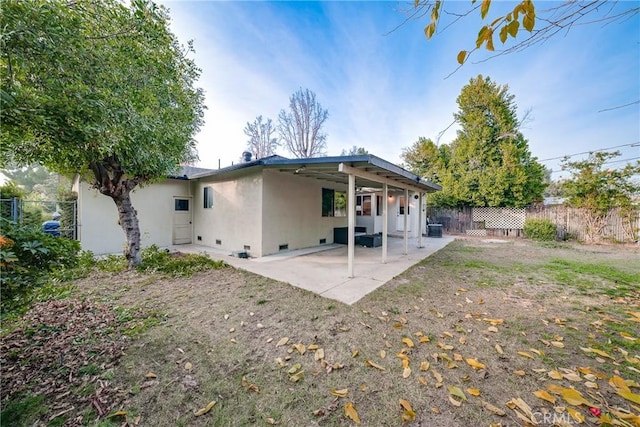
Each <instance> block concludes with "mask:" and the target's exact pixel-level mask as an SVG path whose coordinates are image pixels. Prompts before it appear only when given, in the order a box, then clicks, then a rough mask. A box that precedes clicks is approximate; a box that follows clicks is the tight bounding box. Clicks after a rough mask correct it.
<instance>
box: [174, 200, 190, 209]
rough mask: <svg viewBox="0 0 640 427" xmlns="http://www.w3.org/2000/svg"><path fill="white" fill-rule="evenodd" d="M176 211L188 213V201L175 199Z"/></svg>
mask: <svg viewBox="0 0 640 427" xmlns="http://www.w3.org/2000/svg"><path fill="white" fill-rule="evenodd" d="M174 210H176V211H188V210H189V200H188V199H175V207H174Z"/></svg>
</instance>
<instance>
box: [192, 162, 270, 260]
mask: <svg viewBox="0 0 640 427" xmlns="http://www.w3.org/2000/svg"><path fill="white" fill-rule="evenodd" d="M192 186H193V194H194V203H193V205H194V211H193V213H194V218H193V219H194V221H193V223H194V233H193V243H195V244H201V245H205V246H210V247H214V248H218V249H222V250H225V251H228V252H233V251H241V250H245V246H247V247H248V248H249V249H246V250H247V252H249V255H250V256H252V257H260V256H263V255H264V254H263V251H262V237H261V235H262V201H263V192H262V174H261V171H259V170H258V171H254V172H253V173H250V174H248V175H240V176H234V177H232V178H228V179H227V180H224V181H218V180H216V179H215V178H202V179H200V180H197V181H195V182H194V183H193V184H192ZM205 187H211V188H212V189H213V206H212V207H211V208H210V209H205V208H204V188H205ZM217 242H219V243H217Z"/></svg>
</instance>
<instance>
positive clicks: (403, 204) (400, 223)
mask: <svg viewBox="0 0 640 427" xmlns="http://www.w3.org/2000/svg"><path fill="white" fill-rule="evenodd" d="M405 208H406V209H408V210H407V231H411V210H410V209H409V205H408V203H407V201H406V200H405V199H404V196H398V204H397V210H396V212H397V221H396V231H404V210H405Z"/></svg>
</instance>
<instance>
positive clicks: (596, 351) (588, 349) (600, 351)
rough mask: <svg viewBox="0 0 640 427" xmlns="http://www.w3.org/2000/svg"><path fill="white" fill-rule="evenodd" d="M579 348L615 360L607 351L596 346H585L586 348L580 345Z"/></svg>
mask: <svg viewBox="0 0 640 427" xmlns="http://www.w3.org/2000/svg"><path fill="white" fill-rule="evenodd" d="M580 350H582V351H584V352H585V353H594V354H597V355H600V356H602V357H606V358H609V359H611V360H616V359H615V358H614V357H612V356H611V355H610V354H609V353H606V352H604V351H602V350H598V349H597V348H591V347H587V348H585V347H580Z"/></svg>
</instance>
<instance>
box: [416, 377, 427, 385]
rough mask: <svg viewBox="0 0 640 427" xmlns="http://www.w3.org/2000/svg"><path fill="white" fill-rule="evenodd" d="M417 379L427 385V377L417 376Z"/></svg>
mask: <svg viewBox="0 0 640 427" xmlns="http://www.w3.org/2000/svg"><path fill="white" fill-rule="evenodd" d="M418 381H420V382H421V383H422V384H423V385H428V383H427V379H426V378H425V377H418Z"/></svg>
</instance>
